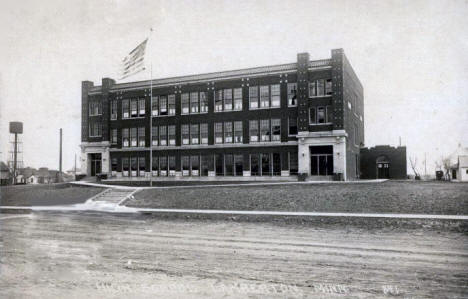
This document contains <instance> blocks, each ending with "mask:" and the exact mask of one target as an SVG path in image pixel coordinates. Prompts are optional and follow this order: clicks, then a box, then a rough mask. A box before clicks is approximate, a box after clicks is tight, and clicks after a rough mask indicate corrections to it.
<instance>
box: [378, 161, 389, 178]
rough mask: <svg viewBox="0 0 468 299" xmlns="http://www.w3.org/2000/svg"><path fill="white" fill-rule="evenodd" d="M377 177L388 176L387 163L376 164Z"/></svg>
mask: <svg viewBox="0 0 468 299" xmlns="http://www.w3.org/2000/svg"><path fill="white" fill-rule="evenodd" d="M377 178H378V179H388V178H390V164H389V163H378V164H377Z"/></svg>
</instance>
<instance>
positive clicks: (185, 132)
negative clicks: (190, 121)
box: [180, 125, 190, 145]
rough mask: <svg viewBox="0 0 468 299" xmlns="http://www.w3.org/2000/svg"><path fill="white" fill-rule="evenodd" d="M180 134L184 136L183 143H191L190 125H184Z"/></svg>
mask: <svg viewBox="0 0 468 299" xmlns="http://www.w3.org/2000/svg"><path fill="white" fill-rule="evenodd" d="M180 130H181V133H180V135H181V136H182V144H183V145H186V144H190V127H189V125H182V126H181V128H180Z"/></svg>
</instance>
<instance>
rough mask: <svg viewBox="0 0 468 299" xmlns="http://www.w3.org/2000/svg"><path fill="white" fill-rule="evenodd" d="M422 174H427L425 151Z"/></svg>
mask: <svg viewBox="0 0 468 299" xmlns="http://www.w3.org/2000/svg"><path fill="white" fill-rule="evenodd" d="M424 176H427V168H426V153H424Z"/></svg>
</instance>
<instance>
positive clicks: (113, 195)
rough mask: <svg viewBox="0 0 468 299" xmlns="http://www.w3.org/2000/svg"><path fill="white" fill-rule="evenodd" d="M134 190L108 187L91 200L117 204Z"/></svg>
mask: <svg viewBox="0 0 468 299" xmlns="http://www.w3.org/2000/svg"><path fill="white" fill-rule="evenodd" d="M135 191H136V189H130V190H120V189H113V188H109V189H107V190H105V191H103V192H101V193H100V194H98V195H97V196H95V197H94V198H93V199H92V200H93V201H102V202H108V203H113V204H118V203H120V202H121V201H123V200H124V199H125V198H127V197H128V196H130V195H131V194H132V193H133V192H135Z"/></svg>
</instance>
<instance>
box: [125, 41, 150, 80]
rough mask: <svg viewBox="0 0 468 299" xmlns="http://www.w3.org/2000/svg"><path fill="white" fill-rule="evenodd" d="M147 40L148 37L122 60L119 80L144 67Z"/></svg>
mask: <svg viewBox="0 0 468 299" xmlns="http://www.w3.org/2000/svg"><path fill="white" fill-rule="evenodd" d="M147 42H148V39H145V40H144V41H143V42H142V43H141V44H139V45H138V46H137V47H136V48H135V49H133V50H132V51H131V52H130V53H129V54H128V55H127V56H126V57H125V58H124V59H123V60H122V69H121V76H120V80H122V79H125V78H127V77H129V76H131V75H134V74H136V73H139V72H141V71H143V70H144V69H145V51H146V43H147Z"/></svg>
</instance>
